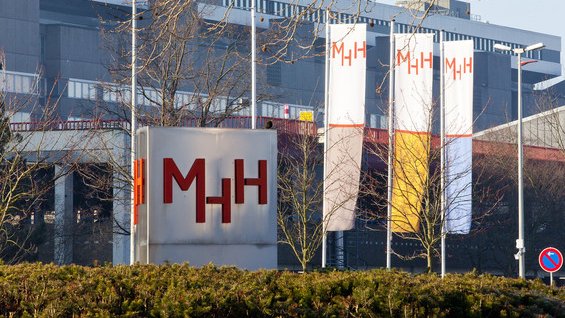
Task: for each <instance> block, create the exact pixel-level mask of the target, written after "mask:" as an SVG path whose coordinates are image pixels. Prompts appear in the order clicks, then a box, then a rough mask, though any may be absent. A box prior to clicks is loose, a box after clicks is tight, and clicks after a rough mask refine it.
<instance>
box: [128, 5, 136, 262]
mask: <svg viewBox="0 0 565 318" xmlns="http://www.w3.org/2000/svg"><path fill="white" fill-rule="evenodd" d="M135 1H136V0H132V2H131V127H130V129H131V138H130V140H131V148H130V153H131V162H130V173H131V181H132V184H131V191H130V192H131V193H130V200H131V202H130V204H131V217H130V252H129V262H130V264H134V263H135V245H134V241H133V238H134V234H135V224H134V223H133V221H134V213H135V206H134V201H133V198H134V193H133V191H134V186H133V178H134V173H135V167H134V161H135V127H136V116H137V115H136V107H137V105H136V96H137V94H136V93H135V92H136V91H137V87H136V85H137V74H136V68H137V64H136V63H137V60H136V59H137V56H136V52H135V49H136V48H135V47H136V37H135V31H136V28H137V8H136V5H135Z"/></svg>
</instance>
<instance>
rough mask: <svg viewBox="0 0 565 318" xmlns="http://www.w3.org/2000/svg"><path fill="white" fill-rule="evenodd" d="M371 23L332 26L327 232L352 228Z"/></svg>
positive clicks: (363, 123) (325, 195) (326, 199)
mask: <svg viewBox="0 0 565 318" xmlns="http://www.w3.org/2000/svg"><path fill="white" fill-rule="evenodd" d="M366 33H367V31H366V25H365V24H337V25H330V34H331V36H330V38H331V50H330V52H329V54H330V79H329V105H328V127H327V130H326V131H327V134H328V136H327V138H326V141H327V143H328V144H327V151H326V157H325V163H324V164H325V165H326V169H325V176H324V181H325V186H324V222H326V230H327V231H345V230H351V229H352V228H353V227H354V226H355V205H356V203H357V196H358V193H359V177H360V167H361V155H362V151H363V127H364V125H365V81H366V80H365V77H366V64H367V62H366V61H367V42H366V38H367V35H366Z"/></svg>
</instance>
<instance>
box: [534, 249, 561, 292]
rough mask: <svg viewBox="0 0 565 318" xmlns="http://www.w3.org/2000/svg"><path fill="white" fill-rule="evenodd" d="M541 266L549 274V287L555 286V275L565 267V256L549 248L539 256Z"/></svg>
mask: <svg viewBox="0 0 565 318" xmlns="http://www.w3.org/2000/svg"><path fill="white" fill-rule="evenodd" d="M539 265H540V266H541V268H542V269H543V270H544V271H546V272H548V273H549V285H550V286H553V273H555V272H557V271H558V270H560V269H561V266H563V254H561V252H560V251H559V250H558V249H556V248H555V247H547V248H545V249H544V250H543V251H541V253H540V254H539Z"/></svg>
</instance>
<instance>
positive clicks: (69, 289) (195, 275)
mask: <svg viewBox="0 0 565 318" xmlns="http://www.w3.org/2000/svg"><path fill="white" fill-rule="evenodd" d="M0 315H3V316H6V317H12V316H18V317H19V316H23V317H28V316H40V317H72V316H97V317H115V316H121V317H139V316H142V317H144V316H145V317H146V316H151V317H188V316H190V317H244V316H251V317H261V316H263V317H273V316H274V317H279V316H280V317H348V316H350V317H391V316H392V317H539V316H542V317H544V316H548V317H549V316H552V317H565V290H564V289H563V288H554V289H551V288H549V287H547V286H545V285H544V284H543V283H542V282H541V281H538V280H535V281H522V280H517V279H507V278H501V277H493V276H487V275H484V276H483V275H480V276H479V275H475V274H466V275H448V276H447V277H446V278H445V279H443V280H442V279H441V278H439V277H437V276H436V275H416V276H413V275H410V274H407V273H403V272H398V271H385V270H373V271H363V272H361V271H359V272H326V273H308V274H296V273H290V272H277V271H258V272H248V271H241V270H238V269H235V268H224V267H222V268H218V267H214V266H206V267H204V268H200V269H196V268H192V267H190V266H188V265H162V266H152V265H148V266H141V265H136V266H131V267H130V266H114V267H111V266H104V267H81V266H63V267H58V266H55V265H41V264H22V265H16V266H7V265H1V266H0Z"/></svg>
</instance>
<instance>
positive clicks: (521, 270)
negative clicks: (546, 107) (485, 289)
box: [516, 51, 526, 279]
mask: <svg viewBox="0 0 565 318" xmlns="http://www.w3.org/2000/svg"><path fill="white" fill-rule="evenodd" d="M522 53H523V51H522V52H518V53H517V55H518V59H517V62H518V123H517V125H518V239H517V240H516V247H517V248H518V275H519V276H520V278H523V279H525V278H526V258H525V255H524V254H525V253H526V248H525V244H524V243H525V241H524V174H523V173H524V147H523V136H522Z"/></svg>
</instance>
